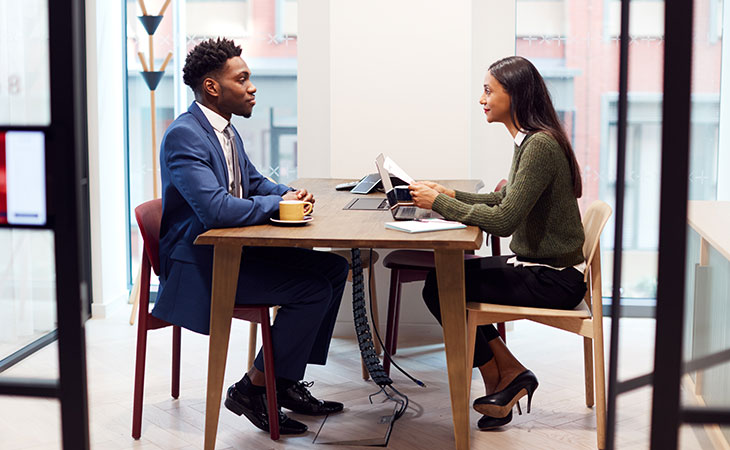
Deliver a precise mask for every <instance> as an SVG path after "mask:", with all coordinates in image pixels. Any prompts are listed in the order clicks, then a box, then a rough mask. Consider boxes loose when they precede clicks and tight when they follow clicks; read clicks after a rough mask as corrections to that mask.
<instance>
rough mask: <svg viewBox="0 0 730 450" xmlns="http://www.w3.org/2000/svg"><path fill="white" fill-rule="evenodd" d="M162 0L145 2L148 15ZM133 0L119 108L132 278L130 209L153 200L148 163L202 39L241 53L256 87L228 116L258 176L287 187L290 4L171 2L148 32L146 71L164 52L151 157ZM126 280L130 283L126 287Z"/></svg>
mask: <svg viewBox="0 0 730 450" xmlns="http://www.w3.org/2000/svg"><path fill="white" fill-rule="evenodd" d="M163 3H164V2H163V1H162V0H157V1H153V0H146V2H145V4H146V8H147V10H148V13H149V14H156V13H157V11H159V9H160V8H161V6H162V4H163ZM141 14H142V12H141V10H140V7H139V2H138V1H137V0H127V27H126V32H127V36H126V42H127V55H126V62H127V97H128V101H127V109H128V119H127V120H128V136H129V137H128V142H129V145H128V182H129V211H130V214H129V218H130V221H129V230H130V232H129V234H130V260H131V270H130V273H131V274H132V278H133V277H134V274H136V273H137V271H138V264H139V258H140V256H141V245H142V241H141V237H140V236H139V232H138V230H137V224H136V221H135V219H134V213H133V211H134V208H135V207H136V206H137V205H139V204H141V203H143V202H144V201H146V200H150V199H152V198H153V197H155V196H159V195H160V193H159V187H158V189H157V190H155V183H157V184H158V186H159V175H157V176H155V171H156V170H157V171H158V170H159V168H158V164H157V162H156V160H157V158H159V148H160V142H161V140H162V136H163V134H164V132H165V129H166V128H167V127H168V126H169V125H170V123H171V122H172V121H173V120H174V119H175V117H177V116H178V115H180V114H181V113H183V112H185V111H186V110H187V108H188V107H189V106H190V104H191V103H192V102H193V100H194V98H193V94H192V91H191V90H190V89H189V88H188V87H187V86H186V85H185V84H184V83H183V81H182V67H183V65H184V62H185V57H186V55H187V53H188V52H189V51H190V50H191V49H192V48H193V47H194V46H195V45H196V44H198V43H199V42H202V41H204V40H206V39H209V38H216V37H219V36H220V37H227V38H230V39H233V40H234V41H235V42H236V44H238V45H240V46H241V47H242V49H243V53H242V55H241V56H242V57H243V58H244V59H245V60H246V62H247V64H248V66H249V67H250V68H251V71H252V81H253V82H254V84H255V85H256V88H257V93H256V103H257V104H256V107H255V109H254V113H253V115H252V116H251V118H250V119H244V118H242V117H236V116H234V117H233V119H232V123H233V124H234V126H235V127H236V128H237V130H238V131H239V133H240V134H241V136H242V138H243V142H244V147H245V151H246V153H247V154H248V156H249V158H250V159H251V161H252V162H253V164H254V165H255V166H256V168H257V169H258V170H259V171H260V172H261V173H263V174H264V175H266V176H270V177H272V178H273V179H275V180H277V181H279V182H282V183H287V182H290V181H292V180H294V179H296V178H297V81H296V80H297V63H296V58H297V37H296V31H297V26H296V23H297V2H296V0H277V1H267V0H180V1H178V2H173V3H172V4H171V5H170V7H169V10H168V11H166V12H165V14H164V18H163V19H162V22H161V23H160V25H159V27H158V29H157V30H156V32H155V34H154V38H153V41H154V44H153V46H154V48H153V52H154V67H155V70H159V67H160V66H161V64H162V63H163V62H164V60H165V58H166V57H167V55H168V54H169V53H171V54H172V58H171V59H170V61H169V63H168V65H167V67H166V70H165V73H164V76H163V77H162V80H161V82H160V84H159V86H158V87H157V89H156V90H155V106H156V108H155V113H156V119H155V134H156V139H155V143H154V145H155V153H154V155H153V152H152V148H153V142H152V133H151V130H152V126H151V111H152V110H151V101H150V100H151V99H150V91H149V89H148V87H147V85H146V84H145V82H144V81H143V80H142V77H141V76H140V71H142V70H143V67H142V63H141V61H140V56H139V55H138V52H142V54H143V56H144V57H145V63H146V64H147V65H148V66H149V64H150V63H149V51H150V47H149V36H148V35H147V32H146V31H145V29H144V28H143V27H142V25H141V22H140V20H139V19H138V16H139V15H141ZM132 281H133V279H131V280H130V282H132Z"/></svg>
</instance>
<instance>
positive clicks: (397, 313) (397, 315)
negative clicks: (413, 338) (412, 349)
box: [390, 280, 403, 355]
mask: <svg viewBox="0 0 730 450" xmlns="http://www.w3.org/2000/svg"><path fill="white" fill-rule="evenodd" d="M402 291H403V283H402V282H401V281H400V280H398V295H396V296H395V320H394V321H393V341H392V342H391V343H390V345H391V347H393V351H392V352H390V354H391V355H395V352H397V351H398V325H399V324H400V301H401V292H402Z"/></svg>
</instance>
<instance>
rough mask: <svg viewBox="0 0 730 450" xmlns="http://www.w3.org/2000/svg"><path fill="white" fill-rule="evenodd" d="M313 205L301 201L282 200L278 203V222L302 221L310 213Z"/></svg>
mask: <svg viewBox="0 0 730 450" xmlns="http://www.w3.org/2000/svg"><path fill="white" fill-rule="evenodd" d="M313 206H314V205H312V203H310V202H305V201H302V200H282V201H280V202H279V219H280V220H303V219H304V216H306V215H307V214H310V213H311V212H312V208H313Z"/></svg>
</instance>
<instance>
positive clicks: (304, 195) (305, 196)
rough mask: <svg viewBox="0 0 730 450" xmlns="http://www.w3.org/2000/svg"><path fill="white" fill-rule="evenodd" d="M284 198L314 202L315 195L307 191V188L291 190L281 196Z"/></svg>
mask: <svg viewBox="0 0 730 450" xmlns="http://www.w3.org/2000/svg"><path fill="white" fill-rule="evenodd" d="M281 198H282V199H284V200H302V201H304V202H311V203H312V204H314V195H312V194H311V193H309V192H307V190H306V189H299V190H298V191H289V192H287V193H285V194H284V195H282V196H281Z"/></svg>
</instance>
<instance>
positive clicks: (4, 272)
mask: <svg viewBox="0 0 730 450" xmlns="http://www.w3.org/2000/svg"><path fill="white" fill-rule="evenodd" d="M0 248H2V249H4V250H5V249H7V250H8V251H3V252H0V360H2V359H4V358H7V357H8V356H10V355H11V354H13V353H14V352H16V351H18V350H20V349H22V348H23V347H25V346H26V345H28V344H30V343H32V342H34V341H36V340H37V339H39V338H41V337H43V336H45V335H46V334H47V333H49V332H50V331H52V330H55V329H56V272H55V270H56V266H55V258H54V254H53V252H54V248H53V231H50V230H21V229H8V228H6V229H0ZM32 375H37V376H47V377H49V378H55V377H57V376H58V373H57V372H54V371H47V373H44V374H32Z"/></svg>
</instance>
